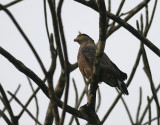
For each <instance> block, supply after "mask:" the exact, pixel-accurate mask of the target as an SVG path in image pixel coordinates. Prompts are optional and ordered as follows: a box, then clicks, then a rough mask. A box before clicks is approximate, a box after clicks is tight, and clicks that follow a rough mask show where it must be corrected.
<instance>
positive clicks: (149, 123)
mask: <svg viewBox="0 0 160 125" xmlns="http://www.w3.org/2000/svg"><path fill="white" fill-rule="evenodd" d="M147 101H148V103H149V102H150V100H149V97H147ZM148 112H149V113H148V125H151V118H152V116H151V105H149V108H148Z"/></svg>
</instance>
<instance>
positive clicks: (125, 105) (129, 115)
mask: <svg viewBox="0 0 160 125" xmlns="http://www.w3.org/2000/svg"><path fill="white" fill-rule="evenodd" d="M116 90H117V93H119V91H118V89H117V88H116ZM121 100H122V102H123V104H124V107H125V109H126V111H127V114H128V117H129V120H130V122H131V124H132V125H134V122H133V119H132V116H131V113H130V111H129V108H128V106H127V104H126V102H125V100H124V99H123V97H122V96H121Z"/></svg>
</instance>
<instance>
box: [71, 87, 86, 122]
mask: <svg viewBox="0 0 160 125" xmlns="http://www.w3.org/2000/svg"><path fill="white" fill-rule="evenodd" d="M85 91H86V86H85V87H84V89H83V91H82V93H81V96H80V98H79V100H78V102H77V103H76V106H75V109H78V107H79V106H80V104H81V102H82V99H83V97H84V95H85ZM74 118H75V117H74V116H73V115H72V117H71V119H70V121H69V124H68V125H72V122H73V119H74Z"/></svg>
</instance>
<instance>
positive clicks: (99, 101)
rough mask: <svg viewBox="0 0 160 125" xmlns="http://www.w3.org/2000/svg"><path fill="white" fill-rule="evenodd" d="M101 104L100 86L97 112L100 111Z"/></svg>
mask: <svg viewBox="0 0 160 125" xmlns="http://www.w3.org/2000/svg"><path fill="white" fill-rule="evenodd" d="M100 105H101V91H100V88H98V104H97V107H96V112H98V110H99V108H100Z"/></svg>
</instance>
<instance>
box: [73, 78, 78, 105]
mask: <svg viewBox="0 0 160 125" xmlns="http://www.w3.org/2000/svg"><path fill="white" fill-rule="evenodd" d="M72 81H73V87H74V90H75V96H76V99H75V106H76V105H77V103H78V90H77V86H76V82H75V80H74V78H73V79H72Z"/></svg>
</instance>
